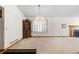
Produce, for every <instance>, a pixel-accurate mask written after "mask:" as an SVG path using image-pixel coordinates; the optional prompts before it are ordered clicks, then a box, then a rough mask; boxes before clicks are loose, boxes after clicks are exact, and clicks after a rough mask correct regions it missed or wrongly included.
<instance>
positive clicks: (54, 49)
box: [9, 37, 79, 54]
mask: <svg viewBox="0 0 79 59" xmlns="http://www.w3.org/2000/svg"><path fill="white" fill-rule="evenodd" d="M9 49H37V54H75V53H76V54H77V53H79V38H75V37H32V38H27V39H23V40H22V41H20V42H19V43H17V44H16V45H14V46H12V47H10V48H9Z"/></svg>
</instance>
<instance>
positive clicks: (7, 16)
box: [3, 5, 25, 48]
mask: <svg viewBox="0 0 79 59" xmlns="http://www.w3.org/2000/svg"><path fill="white" fill-rule="evenodd" d="M3 7H4V22H5V29H4V31H5V35H4V36H5V38H4V41H5V48H6V47H8V46H9V45H10V43H11V42H12V41H14V40H16V39H21V38H22V20H23V19H24V18H25V17H24V15H23V14H22V13H21V11H20V10H19V9H18V7H17V6H14V5H4V6H3Z"/></svg>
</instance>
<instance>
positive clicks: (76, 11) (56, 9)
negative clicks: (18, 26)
mask: <svg viewBox="0 0 79 59" xmlns="http://www.w3.org/2000/svg"><path fill="white" fill-rule="evenodd" d="M18 7H19V8H20V10H21V11H22V12H23V14H24V15H25V16H26V17H27V16H31V17H33V16H38V15H39V9H38V8H39V7H38V5H18ZM40 15H41V16H47V17H49V16H52V17H64V16H68V17H69V16H79V5H41V6H40Z"/></svg>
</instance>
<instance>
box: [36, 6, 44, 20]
mask: <svg viewBox="0 0 79 59" xmlns="http://www.w3.org/2000/svg"><path fill="white" fill-rule="evenodd" d="M38 11H39V15H38V16H36V17H35V20H39V21H43V20H45V18H44V17H43V16H41V15H40V5H38Z"/></svg>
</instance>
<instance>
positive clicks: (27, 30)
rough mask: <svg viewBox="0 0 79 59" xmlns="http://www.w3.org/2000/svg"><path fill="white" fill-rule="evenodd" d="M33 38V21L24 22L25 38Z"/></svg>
mask: <svg viewBox="0 0 79 59" xmlns="http://www.w3.org/2000/svg"><path fill="white" fill-rule="evenodd" d="M28 37H31V21H30V20H28V19H26V20H23V38H28Z"/></svg>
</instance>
